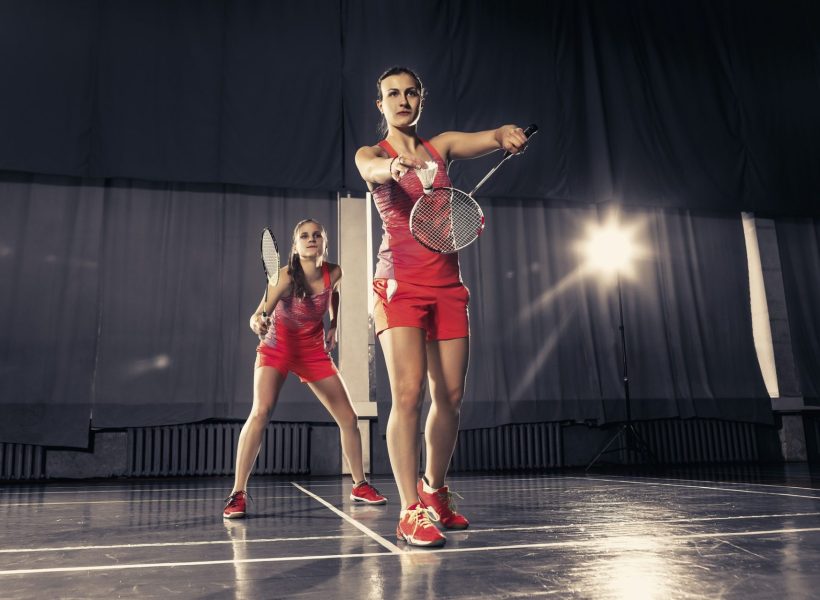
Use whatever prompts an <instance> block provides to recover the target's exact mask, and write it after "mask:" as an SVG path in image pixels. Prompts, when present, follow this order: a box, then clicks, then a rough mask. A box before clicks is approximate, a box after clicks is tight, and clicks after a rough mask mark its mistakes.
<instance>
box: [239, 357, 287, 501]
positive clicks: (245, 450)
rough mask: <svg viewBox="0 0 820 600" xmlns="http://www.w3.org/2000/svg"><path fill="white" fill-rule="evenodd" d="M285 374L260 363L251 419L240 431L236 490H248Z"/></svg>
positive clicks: (255, 373)
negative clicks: (249, 478)
mask: <svg viewBox="0 0 820 600" xmlns="http://www.w3.org/2000/svg"><path fill="white" fill-rule="evenodd" d="M285 377H286V375H283V374H282V373H280V372H279V371H277V370H276V369H274V368H273V367H257V368H255V369H254V372H253V407H252V408H251V414H250V415H249V416H248V420H247V421H245V425H244V426H243V427H242V432H241V433H240V434H239V444H238V445H237V447H236V474H235V475H234V483H233V490H231V494H233V493H234V492H239V491H242V490H245V489H246V488H247V485H248V477H250V474H251V469H252V468H253V463H254V462H255V461H256V456H257V455H258V454H259V447H260V446H261V445H262V435H263V433H264V431H265V427H267V426H268V421H269V420H270V416H271V413H272V412H273V408H274V406H276V400H277V399H278V398H279V392H280V391H281V390H282V385H283V384H284V383H285Z"/></svg>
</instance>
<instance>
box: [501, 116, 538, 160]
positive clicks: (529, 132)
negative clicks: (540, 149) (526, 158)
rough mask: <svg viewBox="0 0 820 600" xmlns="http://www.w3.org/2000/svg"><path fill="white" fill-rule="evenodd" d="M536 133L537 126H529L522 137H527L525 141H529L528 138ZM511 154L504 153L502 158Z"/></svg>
mask: <svg viewBox="0 0 820 600" xmlns="http://www.w3.org/2000/svg"><path fill="white" fill-rule="evenodd" d="M536 131H538V125H536V124H535V123H533V124H532V125H530V126H529V127H527V128H526V129H525V130H524V135H525V136H526V137H527V139H530V136H532V134H533V133H535V132H536ZM511 154H512V152H505V153H504V158H507V157H509V156H510V155H511ZM519 154H520V153H519Z"/></svg>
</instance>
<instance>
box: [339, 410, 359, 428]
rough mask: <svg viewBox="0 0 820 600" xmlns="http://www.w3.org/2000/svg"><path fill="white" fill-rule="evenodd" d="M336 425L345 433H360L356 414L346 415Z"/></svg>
mask: <svg viewBox="0 0 820 600" xmlns="http://www.w3.org/2000/svg"><path fill="white" fill-rule="evenodd" d="M336 424H337V425H338V426H339V429H341V430H342V431H343V432H345V433H356V432H358V431H359V417H358V415H356V413H355V412H351V413H350V414H348V415H344V416H341V417H339V418H338V419H336Z"/></svg>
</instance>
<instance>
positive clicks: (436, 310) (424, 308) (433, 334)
mask: <svg viewBox="0 0 820 600" xmlns="http://www.w3.org/2000/svg"><path fill="white" fill-rule="evenodd" d="M373 292H374V293H375V294H376V303H375V306H374V307H373V320H374V322H375V325H376V335H378V334H380V333H381V332H382V331H384V330H386V329H392V328H393V327H418V328H419V329H424V330H425V331H426V332H427V341H428V342H432V341H435V340H452V339H456V338H463V337H467V336H469V335H470V315H469V311H468V309H467V303H468V302H469V300H470V291H469V290H468V289H467V288H466V286H465V285H464V284H463V283H460V282H459V283H457V284H455V285H450V286H446V287H432V286H426V285H416V284H413V283H407V282H405V281H396V280H395V279H374V280H373Z"/></svg>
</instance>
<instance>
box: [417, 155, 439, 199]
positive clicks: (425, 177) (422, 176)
mask: <svg viewBox="0 0 820 600" xmlns="http://www.w3.org/2000/svg"><path fill="white" fill-rule="evenodd" d="M425 164H426V165H427V166H426V167H425V168H424V169H416V175H418V176H419V181H421V185H422V187H423V188H424V193H425V194H429V193H430V192H432V191H433V180H435V178H436V173H437V172H438V163H437V162H436V161H434V160H428V161H427V162H425Z"/></svg>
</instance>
